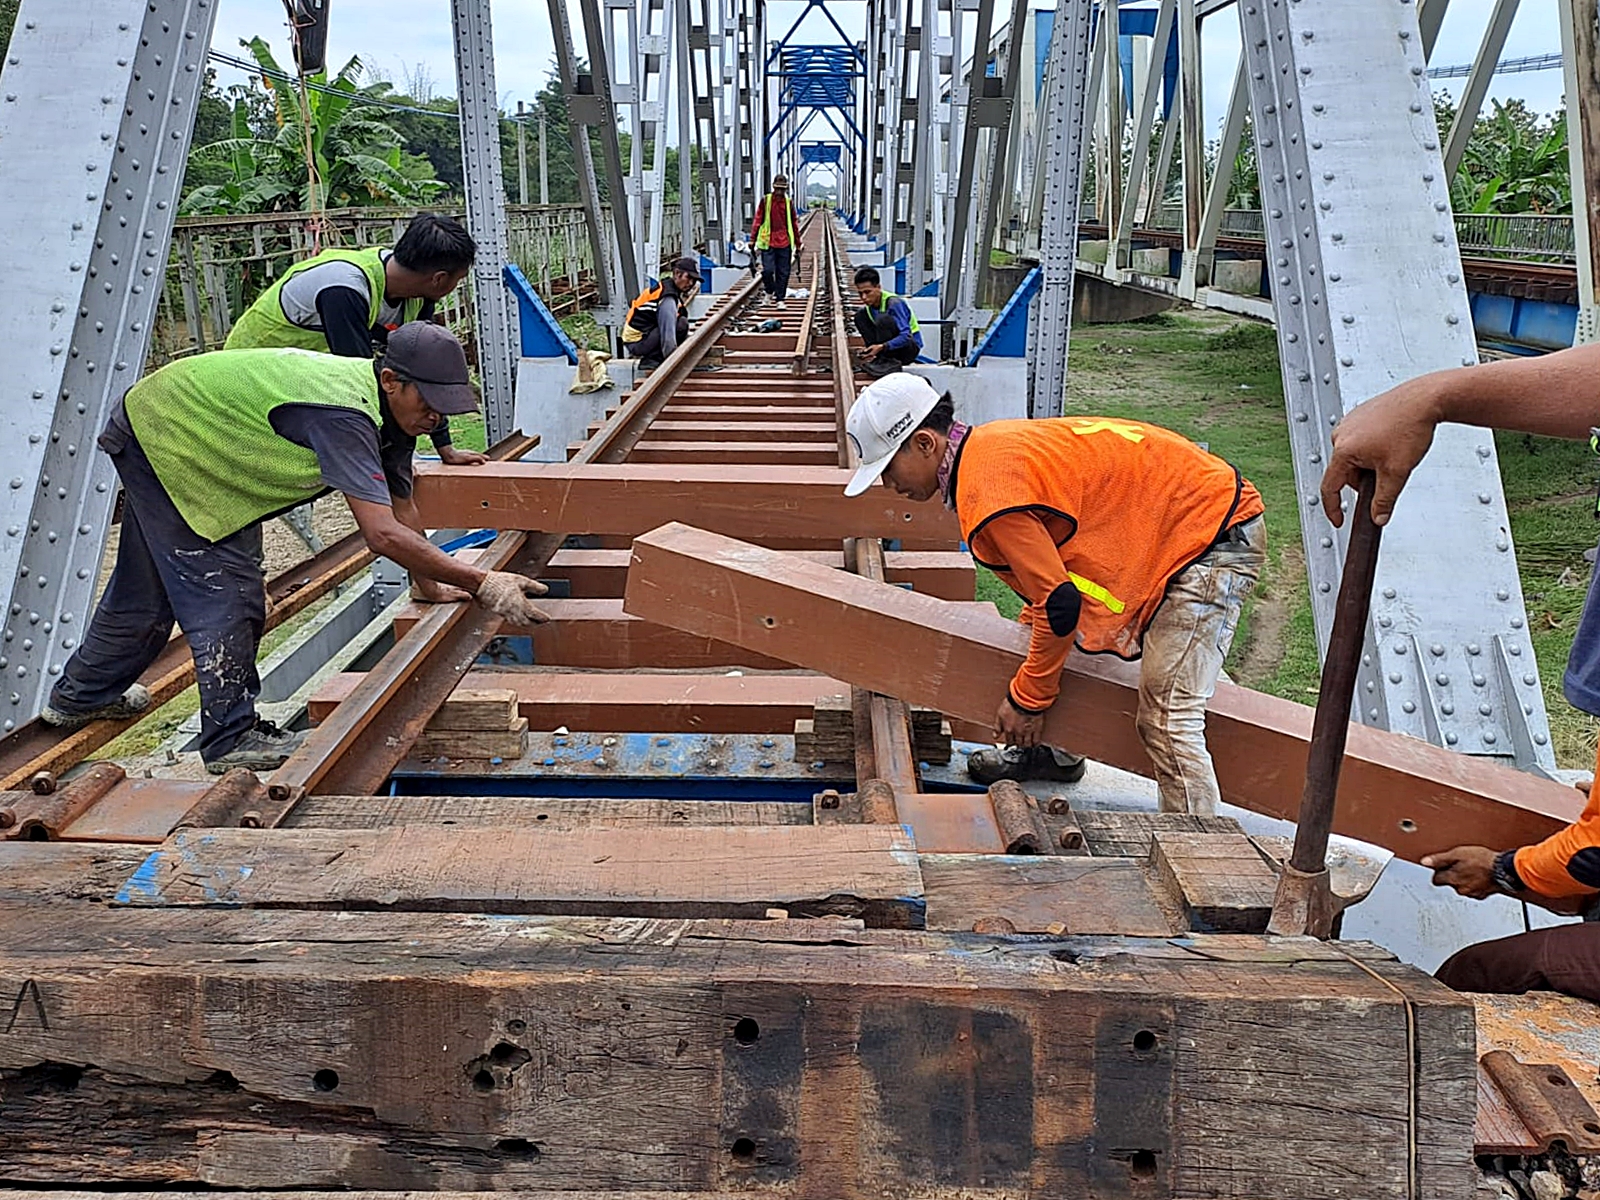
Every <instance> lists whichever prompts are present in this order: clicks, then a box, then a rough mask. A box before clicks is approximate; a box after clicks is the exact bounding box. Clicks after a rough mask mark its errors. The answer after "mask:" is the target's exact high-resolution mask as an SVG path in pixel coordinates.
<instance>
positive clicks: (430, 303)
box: [224, 213, 488, 466]
mask: <svg viewBox="0 0 1600 1200" xmlns="http://www.w3.org/2000/svg"><path fill="white" fill-rule="evenodd" d="M477 253H478V248H477V245H476V244H475V243H474V242H473V240H472V236H471V235H470V234H469V233H468V232H467V231H466V228H465V227H464V226H463V225H462V224H461V222H459V221H454V220H451V219H450V218H449V217H441V216H436V215H435V214H433V213H418V214H417V215H416V216H415V217H413V218H411V224H410V225H408V226H407V227H406V231H405V233H403V234H401V235H400V240H399V241H398V242H396V243H395V246H394V249H393V250H383V249H380V248H378V247H376V246H370V247H367V248H366V249H363V250H337V249H336V250H324V251H323V252H322V253H321V254H319V255H317V256H316V257H315V258H308V259H306V260H305V261H304V262H300V263H296V264H295V265H294V266H292V267H290V268H289V269H288V270H287V271H285V272H284V273H283V276H282V277H281V278H280V279H278V281H277V282H276V283H274V284H273V285H272V286H271V287H269V288H267V290H266V291H264V292H262V293H261V295H259V296H257V297H256V300H255V303H254V304H252V305H251V306H250V307H249V308H247V309H245V311H244V315H243V316H241V317H240V318H239V320H238V323H237V324H235V325H234V327H233V332H232V333H230V334H228V341H227V345H226V346H225V347H224V348H225V349H228V350H254V349H260V348H263V347H267V346H294V347H298V348H299V349H301V350H320V351H323V352H324V353H329V354H338V355H341V356H343V357H346V358H371V357H372V355H373V349H374V347H377V348H378V349H379V350H380V351H381V349H382V347H383V343H384V342H385V341H386V340H387V339H388V337H389V332H390V330H393V329H398V328H399V327H400V326H401V325H404V324H405V323H407V322H408V321H431V320H432V319H433V310H434V305H435V304H436V303H437V302H438V301H440V300H443V299H444V298H445V297H446V296H448V295H449V294H450V293H451V292H453V291H455V290H456V288H457V287H458V286H460V284H461V281H462V280H463V279H465V278H466V276H467V272H468V271H469V270H471V269H472V260H473V259H474V258H475V257H476V256H477ZM425 432H427V433H428V434H429V435H430V436H431V437H432V439H433V444H434V447H435V449H437V450H438V452H439V457H440V458H441V459H442V460H443V461H445V462H447V463H451V464H453V465H456V466H476V465H478V464H479V463H484V462H487V461H488V456H487V455H484V454H479V453H478V452H477V451H476V450H458V449H457V448H456V447H455V446H454V445H452V444H451V441H450V423H449V422H448V421H441V422H440V423H439V428H437V429H430V430H426V431H425Z"/></svg>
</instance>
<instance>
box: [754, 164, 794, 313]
mask: <svg viewBox="0 0 1600 1200" xmlns="http://www.w3.org/2000/svg"><path fill="white" fill-rule="evenodd" d="M750 240H751V241H752V242H754V243H755V247H756V253H757V254H759V255H760V256H761V286H762V287H763V288H765V289H766V293H767V295H768V296H769V297H771V299H772V300H773V301H774V302H775V303H776V304H777V306H778V307H779V308H782V307H783V300H784V297H785V296H787V295H788V294H789V270H790V268H791V267H793V266H794V251H795V247H796V246H798V245H799V244H800V227H799V226H798V225H797V224H796V223H795V216H794V201H792V200H790V199H789V177H788V176H787V175H775V176H773V178H772V190H771V191H770V192H768V193H767V194H766V195H765V196H763V197H761V200H760V201H759V202H758V203H757V204H756V211H755V216H754V217H753V218H752V219H751V221H750Z"/></svg>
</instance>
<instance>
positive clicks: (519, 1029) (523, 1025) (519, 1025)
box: [506, 1017, 528, 1037]
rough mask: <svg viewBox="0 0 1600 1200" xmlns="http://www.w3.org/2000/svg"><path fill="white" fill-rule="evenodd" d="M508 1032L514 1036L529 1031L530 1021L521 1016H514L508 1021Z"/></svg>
mask: <svg viewBox="0 0 1600 1200" xmlns="http://www.w3.org/2000/svg"><path fill="white" fill-rule="evenodd" d="M506 1032H507V1033H509V1034H510V1035H511V1036H512V1037H521V1036H522V1035H523V1034H525V1033H527V1032H528V1023H527V1022H526V1021H524V1020H522V1019H521V1018H520V1017H513V1018H512V1019H511V1020H509V1021H507V1022H506Z"/></svg>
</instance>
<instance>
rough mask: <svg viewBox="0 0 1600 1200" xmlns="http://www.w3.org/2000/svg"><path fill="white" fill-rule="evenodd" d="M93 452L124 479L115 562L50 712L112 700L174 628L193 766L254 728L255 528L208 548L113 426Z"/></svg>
mask: <svg viewBox="0 0 1600 1200" xmlns="http://www.w3.org/2000/svg"><path fill="white" fill-rule="evenodd" d="M100 447H101V449H103V450H105V451H106V452H107V453H108V454H110V455H111V461H112V464H113V465H114V466H115V467H116V469H117V475H118V476H119V477H121V479H122V493H123V500H122V528H121V534H120V536H119V538H118V541H117V561H116V566H115V568H114V569H113V570H112V572H111V580H110V582H109V583H107V585H106V590H105V593H104V595H102V596H101V597H100V605H99V607H98V608H96V609H95V614H94V619H93V620H92V621H90V622H89V628H88V629H86V630H85V631H84V634H83V641H82V642H81V643H80V644H79V645H78V646H77V647H76V648H75V649H74V650H73V653H72V657H71V658H69V659H68V660H67V663H66V666H65V667H64V668H63V669H62V673H61V679H60V680H59V681H58V682H57V684H56V686H55V689H54V691H53V692H52V693H51V696H50V704H51V707H53V708H56V709H58V710H59V711H61V712H65V713H74V712H87V711H89V710H90V709H95V708H99V707H101V706H102V705H106V704H110V703H112V702H113V701H115V700H116V699H117V698H118V697H120V696H121V695H122V693H123V692H125V691H127V689H128V688H129V687H130V686H131V685H132V684H134V683H136V682H138V679H139V676H140V675H142V674H143V673H144V671H145V668H147V667H148V666H149V665H150V664H151V663H152V662H154V661H155V658H156V655H157V654H159V653H160V652H161V648H162V647H163V646H165V645H166V644H167V638H168V636H169V635H170V634H171V632H172V622H173V620H174V619H176V620H177V622H178V624H179V626H180V627H181V628H182V629H183V633H184V636H185V637H186V638H187V639H188V641H189V649H190V651H191V652H192V653H193V655H194V662H195V672H196V682H197V683H198V685H199V688H200V757H201V758H203V759H205V760H206V761H207V762H210V761H212V760H213V759H216V758H219V757H221V756H222V755H224V754H226V753H227V752H228V751H229V750H231V749H232V748H233V744H234V743H235V742H236V741H238V740H239V737H240V735H242V734H243V733H245V732H246V731H247V730H249V729H250V728H252V727H253V726H254V724H255V717H256V697H257V696H258V695H260V693H261V678H260V676H259V675H258V674H257V673H256V651H257V649H259V647H260V645H261V632H262V628H263V626H264V624H265V621H266V589H265V588H264V587H263V586H262V581H261V525H260V524H259V523H257V524H254V525H250V526H247V527H246V528H244V529H241V530H240V531H239V532H238V533H236V534H234V535H232V536H231V537H227V538H224V539H223V540H222V541H220V542H208V541H206V540H205V538H203V537H201V536H200V535H199V534H197V533H195V531H194V530H192V529H190V528H189V525H188V523H187V522H186V521H184V519H183V517H182V516H181V515H180V514H179V513H178V510H177V508H176V507H175V506H174V505H173V503H172V500H171V498H170V497H169V496H168V495H167V493H166V489H165V488H163V487H162V486H161V481H160V480H159V479H157V478H156V473H155V469H154V468H153V467H152V466H151V465H150V460H149V459H148V458H147V457H145V452H144V449H143V447H141V446H140V445H139V442H138V439H136V438H135V437H134V436H133V435H132V434H131V433H130V432H128V431H127V430H125V429H120V428H118V426H117V424H116V423H113V424H111V425H110V426H108V427H107V428H106V431H105V433H103V434H102V435H101V436H100Z"/></svg>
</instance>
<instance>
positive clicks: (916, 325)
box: [878, 292, 922, 333]
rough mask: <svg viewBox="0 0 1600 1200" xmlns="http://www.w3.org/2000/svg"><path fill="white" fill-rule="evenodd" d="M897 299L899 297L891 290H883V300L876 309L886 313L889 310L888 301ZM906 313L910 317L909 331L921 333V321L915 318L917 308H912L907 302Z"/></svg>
mask: <svg viewBox="0 0 1600 1200" xmlns="http://www.w3.org/2000/svg"><path fill="white" fill-rule="evenodd" d="M898 299H900V297H899V296H896V295H895V294H894V293H893V292H885V293H883V302H882V303H881V304H879V305H878V311H879V312H880V313H887V312H888V311H889V301H891V300H898ZM906 313H907V315H909V316H910V318H911V332H912V333H921V332H922V322H921V321H919V320H917V310H916V309H914V308H912V307H911V305H909V304H908V305H906Z"/></svg>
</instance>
